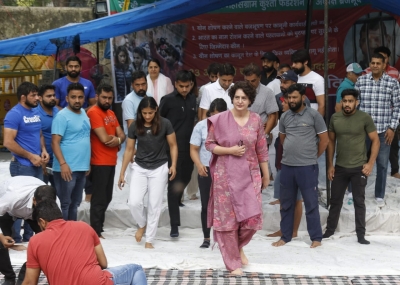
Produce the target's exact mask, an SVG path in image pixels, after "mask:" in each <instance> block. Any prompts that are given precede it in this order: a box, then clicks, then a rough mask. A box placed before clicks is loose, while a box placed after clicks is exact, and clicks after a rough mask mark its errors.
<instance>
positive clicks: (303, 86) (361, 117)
mask: <svg viewBox="0 0 400 285" xmlns="http://www.w3.org/2000/svg"><path fill="white" fill-rule="evenodd" d="M389 57H390V50H389V49H387V48H386V47H379V48H377V49H376V50H375V54H373V55H372V56H371V60H370V68H369V69H367V70H363V69H361V67H360V66H359V65H358V64H357V63H352V64H349V65H348V66H347V68H346V72H347V75H346V78H345V80H344V81H343V82H342V84H341V85H340V87H339V88H338V93H337V105H336V111H337V112H336V113H335V114H334V115H333V116H332V119H331V122H330V124H329V126H328V127H327V126H326V124H325V121H324V115H325V96H326V94H325V91H324V90H325V86H324V78H323V77H322V76H320V75H319V74H317V73H315V72H314V71H312V70H311V66H312V65H311V57H310V54H309V52H308V51H307V50H298V51H296V52H295V53H294V54H293V55H292V57H291V64H284V63H280V61H279V58H278V57H277V56H276V55H275V54H274V53H272V52H266V53H265V54H264V55H263V57H262V58H261V63H262V68H260V67H259V66H258V65H257V64H255V63H250V64H248V65H246V66H245V67H244V68H243V71H242V74H243V79H244V80H245V81H247V82H249V83H250V85H251V86H252V87H254V89H255V90H256V93H257V95H256V99H255V102H254V104H252V106H251V108H250V109H251V111H253V112H256V113H258V114H259V115H260V117H261V119H262V121H263V122H264V132H265V136H266V138H267V141H268V143H269V144H272V130H273V129H274V128H275V127H276V126H277V124H278V119H279V132H280V135H279V139H278V140H277V150H279V148H280V149H281V155H279V151H277V160H276V161H275V166H276V167H277V168H278V169H279V170H280V181H275V184H277V185H279V186H280V187H279V186H278V189H277V197H276V198H277V199H279V200H278V201H276V202H274V203H275V204H277V203H280V208H281V210H280V211H281V218H282V219H281V227H280V228H281V229H280V231H278V232H277V234H276V235H275V236H278V237H280V239H279V240H278V241H277V242H275V243H273V245H274V246H282V245H284V244H285V243H287V242H290V240H291V239H292V237H293V236H296V235H297V229H296V227H297V228H298V224H299V223H300V220H299V219H300V218H299V215H298V213H299V211H300V217H301V211H302V209H301V200H303V201H304V206H305V208H306V219H307V230H308V232H309V234H310V239H311V240H312V246H311V247H317V246H319V245H321V240H322V238H328V237H330V236H331V235H333V234H334V232H335V229H336V226H337V224H338V219H339V214H340V210H341V207H342V203H343V197H344V195H345V191H346V189H348V191H349V192H351V193H352V194H351V195H352V199H353V198H354V207H355V215H356V219H355V221H356V232H357V237H358V241H359V242H360V243H362V244H368V243H369V242H368V241H366V240H365V238H364V236H365V211H366V210H365V187H366V184H367V178H368V176H369V175H370V174H371V172H372V169H373V167H374V164H375V163H376V167H377V177H376V182H375V199H376V203H377V204H378V205H379V206H383V205H384V203H385V202H384V197H385V188H386V177H387V167H388V163H389V161H390V163H391V167H392V171H391V175H392V176H393V177H395V178H400V174H399V173H398V171H399V166H398V160H399V159H398V152H399V149H398V141H399V133H398V125H399V119H400V86H399V79H400V76H399V72H398V71H397V70H395V69H394V68H393V67H391V66H389V65H388V59H389ZM80 70H81V61H80V59H79V58H78V57H76V56H72V57H70V58H68V59H67V60H66V71H67V76H66V77H63V78H60V79H58V80H56V81H55V82H54V83H53V85H43V86H40V88H38V87H37V86H36V85H34V84H32V83H29V82H23V83H22V84H21V85H20V86H18V88H17V97H18V101H19V103H18V104H17V105H16V106H15V107H14V108H12V109H11V110H10V111H9V112H8V113H7V115H6V118H5V120H4V146H5V147H7V148H8V149H9V151H10V152H11V153H12V155H13V156H12V160H11V162H10V174H11V176H12V177H16V176H30V177H34V178H36V179H37V180H39V181H40V180H42V181H44V184H46V185H47V184H48V183H50V184H51V185H52V187H54V188H52V189H55V193H56V194H57V197H58V198H59V201H60V212H57V210H56V209H54V207H55V206H54V201H53V204H52V203H50V202H46V205H47V207H48V208H49V209H50V210H49V212H46V211H47V210H46V208H43V207H44V206H43V207H41V208H40V209H39V210H37V211H38V213H37V216H36V217H32V211H33V212H35V210H36V208H37V207H36V203H34V204H33V206H32V202H31V200H30V198H31V197H32V196H33V193H34V191H31V192H29V193H30V194H29V195H28V196H29V197H28V196H26V197H22V196H21V195H15V197H14V198H15V199H16V200H17V201H19V202H21V203H22V204H24V203H25V204H24V205H25V206H26V207H28V208H29V209H30V210H31V211H30V214H29V215H27V216H26V215H20V214H18V213H17V212H13V210H12V209H11V208H10V205H15V204H16V203H15V201H14V202H13V204H10V205H8V204H7V205H6V200H5V199H3V198H2V195H3V194H4V193H6V191H3V192H0V223H1V224H0V226H1V229H2V232H3V234H4V235H5V236H6V237H5V236H0V238H1V241H2V243H3V245H4V246H5V247H9V246H10V245H12V244H13V243H14V239H13V237H10V234H11V233H10V231H9V230H6V231H4V230H3V226H4V224H3V220H4V219H3V217H4V216H7V215H8V216H12V217H13V218H14V219H25V220H28V221H29V222H26V223H25V224H26V225H29V224H32V220H33V221H34V222H33V224H36V222H39V225H40V229H41V230H45V229H46V228H49V226H48V225H49V224H50V225H52V227H51V228H57V227H63V229H64V228H65V227H66V228H65V231H66V232H70V231H72V229H69V228H68V227H69V226H66V225H65V224H64V223H62V222H61V220H60V219H61V218H62V219H64V220H65V221H70V220H72V221H76V220H77V209H78V207H79V205H80V203H81V201H82V195H83V190H84V189H85V188H89V187H87V186H88V184H87V182H88V181H89V182H91V184H92V186H91V189H92V193H86V194H91V195H92V196H91V205H90V225H91V227H92V229H93V230H92V231H93V232H94V233H95V234H94V236H95V237H94V238H93V239H92V244H91V245H90V246H93V247H94V248H95V249H96V248H98V246H99V245H100V247H101V244H100V242H99V241H98V238H103V236H102V232H103V225H104V220H105V212H106V210H107V207H108V205H109V203H110V202H111V199H112V192H113V186H114V174H115V167H116V163H117V154H118V151H119V150H121V148H122V149H123V148H124V141H125V139H126V134H127V130H128V127H129V126H130V125H131V124H132V123H133V122H134V121H135V119H136V116H137V108H138V105H139V103H140V101H141V100H142V99H143V98H144V97H145V96H152V94H149V93H148V92H147V79H146V73H145V72H144V71H140V70H139V71H134V72H133V74H132V86H131V87H132V90H131V92H130V93H129V94H126V97H125V99H124V101H123V103H122V113H123V115H122V120H123V126H122V127H121V126H120V125H119V123H118V119H117V117H116V115H115V113H114V112H113V111H112V110H111V105H112V102H113V99H114V89H113V87H112V86H110V85H105V84H102V85H100V86H98V87H97V89H96V90H95V88H94V87H93V85H92V83H91V82H90V81H89V80H86V79H84V78H82V77H80ZM235 75H236V70H235V68H234V67H233V66H232V65H231V64H229V63H224V64H218V63H213V64H212V65H211V66H210V68H209V74H208V76H209V78H210V83H207V84H206V85H204V86H202V87H201V88H200V92H197V87H196V79H195V76H194V75H193V74H191V73H190V72H189V71H186V70H179V71H177V72H176V73H174V77H173V78H174V82H173V83H174V86H175V90H174V91H173V92H172V93H171V94H169V95H166V96H164V97H163V98H162V100H161V103H160V106H159V108H160V114H161V116H162V117H165V118H167V119H168V120H169V121H170V122H171V123H172V126H173V128H174V131H175V133H176V139H177V144H178V151H179V155H178V162H177V167H176V170H177V174H176V177H175V179H173V180H172V181H169V182H168V186H167V189H168V190H167V191H168V209H169V215H170V223H171V232H170V235H171V237H173V238H175V237H178V236H179V226H180V210H179V207H180V206H184V205H183V204H182V196H183V193H184V190H185V188H186V187H187V186H188V184H189V182H190V181H191V179H192V177H193V175H192V172H193V168H194V166H193V162H192V160H191V158H190V151H189V149H190V148H189V145H190V144H189V142H190V137H191V133H192V130H193V127H194V124H195V122H196V121H200V120H202V119H205V118H206V113H207V110H208V109H209V107H210V104H211V102H212V101H213V100H214V99H216V98H222V99H223V100H225V101H226V103H227V106H228V109H231V108H232V107H233V106H232V102H231V99H230V97H229V96H228V91H229V89H230V88H231V86H232V85H233V84H234V83H233V80H234V77H235ZM175 78H176V80H175ZM196 94H198V96H196ZM326 149H327V157H328V165H327V173H328V174H327V175H328V177H329V179H330V180H331V181H332V199H331V205H332V206H331V208H330V211H329V217H328V223H327V229H326V232H325V233H324V234H322V229H321V223H320V216H319V208H318V191H317V190H318V174H319V169H318V163H317V160H318V157H320V156H321V154H323V153H324V152H325V150H326ZM335 153H336V162H335V163H334V161H335V159H334V157H335ZM169 160H170V161H169V163H171V159H170V156H169ZM12 183H13V182H10V183H9V184H10V185H11V186H10V187H11V188H13V185H12ZM15 183H18V185H19V186H20V187H23V185H25V186H29V185H30V184H29V183H31V180H29V179H23V180H18V181H16V182H15ZM131 183H134V181H132V182H131ZM21 185H22V186H21ZM85 185H86V186H85ZM6 188H7V187H6ZM14 188H15V187H14ZM14 188H13V189H14ZM28 188H29V187H28ZM196 188H197V187H196ZM32 189H33V188H32ZM38 189H39V188H38ZM35 190H36V189H35ZM196 190H197V189H196ZM10 191H11V190H10ZM300 192H301V196H299V195H298V194H299V193H300ZM35 195H36V194H35ZM35 197H36V196H35ZM27 198H28V199H27ZM50 200H51V199H50ZM299 201H300V208H299ZM22 204H21V205H22ZM53 220H55V221H57V222H52V221H53ZM9 223H10V220H9V219H7V227H8V228H9ZM35 229H36V230H35V232H38V230H37V224H36V226H35ZM81 230H82V232H88V234H89V235H93V233H92V232H90V231H88V229H86V228H85V227H84V226H82V229H81ZM14 232H15V235H18V234H19V229H16V230H14ZM48 235H49V236H51V235H50V234H48ZM40 237H43V238H42V239H41V238H40ZM47 238H51V237H47ZM71 238H72V237H71ZM26 239H29V237H27V238H26ZM34 241H35V243H40V242H41V241H43V242H45V235H42V234H41V235H38V236H37V238H35V239H34ZM64 242H68V241H67V240H66V241H64ZM0 246H1V245H0ZM4 246H3V247H4ZM88 246H89V245H88ZM29 247H30V248H31V245H29ZM47 250H51V249H47ZM0 251H4V249H2V250H0ZM101 251H102V250H101ZM33 254H34V253H33V252H32V250H30V249H29V251H28V264H27V273H29V276H30V278H31V280H35V278H36V280H37V277H38V274H37V269H38V268H39V273H40V268H41V269H42V270H44V271H45V272H46V270H47V272H49V274H52V273H50V272H51V270H52V269H48V268H46V269H45V268H42V265H41V264H42V263H41V261H40V260H39V259H37V257H35V258H36V259H35V262H34V261H33V259H30V256H31V258H33V257H32V256H33ZM96 254H97V260H98V262H99V264H100V266H101V267H102V268H105V266H106V264H107V263H106V261H105V262H104V259H102V258H103V256H104V253H101V252H100V251H99V252H98V251H97V250H96ZM41 258H43V255H42V257H41ZM71 258H72V257H71ZM91 258H96V257H95V256H92V257H91ZM104 258H105V257H104ZM104 265H105V266H104ZM99 268H100V267H99ZM0 269H2V268H1V267H0ZM30 269H32V270H30ZM33 269H35V270H33ZM2 270H3V269H2ZM135 270H136V269H135ZM0 271H1V270H0ZM11 271H12V270H11ZM11 271H10V270H9V268H8V271H7V274H8V275H6V277H7V278H9V279H10V280H11V279H12V278H15V275H14V277H13V276H12V273H10V272H11ZM2 272H3V271H2ZM102 272H103V273H102V274H103V275H104V276H105V277H110V276H111V275H112V274H111V273H107V272H106V273H104V271H102ZM32 274H33V275H32ZM110 274H111V275H110ZM103 275H102V276H103ZM27 276H28V275H27ZM104 276H103V277H104ZM103 277H102V278H103ZM54 278H56V277H54ZM54 280H57V279H54ZM10 284H12V283H10ZM25 284H31V283H25ZM85 284H86V283H85ZM104 284H108V283H104ZM114 284H116V283H114ZM132 284H133V283H132Z"/></svg>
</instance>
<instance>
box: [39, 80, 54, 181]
mask: <svg viewBox="0 0 400 285" xmlns="http://www.w3.org/2000/svg"><path fill="white" fill-rule="evenodd" d="M55 90H56V87H55V86H54V85H48V84H44V85H42V86H40V88H39V100H40V104H39V105H38V107H37V109H38V111H39V114H40V121H41V123H42V134H43V137H44V141H45V143H46V150H47V152H48V153H49V156H50V159H49V162H48V163H47V164H44V165H43V175H44V176H43V181H44V182H45V183H46V184H47V183H48V182H49V181H50V184H51V186H53V187H55V184H54V179H53V174H52V173H47V171H46V166H47V167H50V168H52V166H53V149H52V148H51V124H52V123H53V119H54V117H55V116H56V115H57V113H58V108H57V107H56V94H55Z"/></svg>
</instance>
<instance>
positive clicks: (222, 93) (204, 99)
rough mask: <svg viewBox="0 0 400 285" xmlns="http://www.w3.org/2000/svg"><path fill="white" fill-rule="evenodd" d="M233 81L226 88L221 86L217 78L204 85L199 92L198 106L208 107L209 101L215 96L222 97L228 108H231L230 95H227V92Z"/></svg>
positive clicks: (215, 97) (205, 108)
mask: <svg viewBox="0 0 400 285" xmlns="http://www.w3.org/2000/svg"><path fill="white" fill-rule="evenodd" d="M232 85H233V83H232V84H231V86H229V88H228V89H227V90H225V89H224V88H222V86H221V85H220V84H219V80H217V81H215V82H214V83H211V84H209V85H207V86H205V87H204V89H203V90H202V94H201V101H200V108H201V109H204V110H208V109H210V105H211V102H212V101H214V100H215V99H217V98H222V99H224V100H225V102H226V105H227V106H228V110H230V109H233V104H232V100H231V97H229V95H228V92H229V89H230V88H231V87H232Z"/></svg>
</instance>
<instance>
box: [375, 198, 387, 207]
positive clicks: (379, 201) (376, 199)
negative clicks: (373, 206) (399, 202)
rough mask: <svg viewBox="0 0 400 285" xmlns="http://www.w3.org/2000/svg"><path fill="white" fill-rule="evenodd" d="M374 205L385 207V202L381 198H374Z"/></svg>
mask: <svg viewBox="0 0 400 285" xmlns="http://www.w3.org/2000/svg"><path fill="white" fill-rule="evenodd" d="M375 201H376V203H377V204H378V206H380V207H381V206H384V205H385V200H384V199H383V198H377V197H376V198H375Z"/></svg>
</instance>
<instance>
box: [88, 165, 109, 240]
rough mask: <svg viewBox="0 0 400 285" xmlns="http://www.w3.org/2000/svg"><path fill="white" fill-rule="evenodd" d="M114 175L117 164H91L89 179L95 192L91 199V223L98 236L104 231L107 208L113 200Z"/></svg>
mask: <svg viewBox="0 0 400 285" xmlns="http://www.w3.org/2000/svg"><path fill="white" fill-rule="evenodd" d="M114 175H115V166H107V165H91V171H90V175H89V180H90V181H91V183H92V189H93V192H92V199H91V201H90V225H91V226H92V228H93V229H94V230H95V232H96V233H97V235H98V236H100V235H101V232H102V231H103V225H104V220H105V215H106V210H107V208H108V205H109V204H110V202H111V200H112V194H113V188H114Z"/></svg>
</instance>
